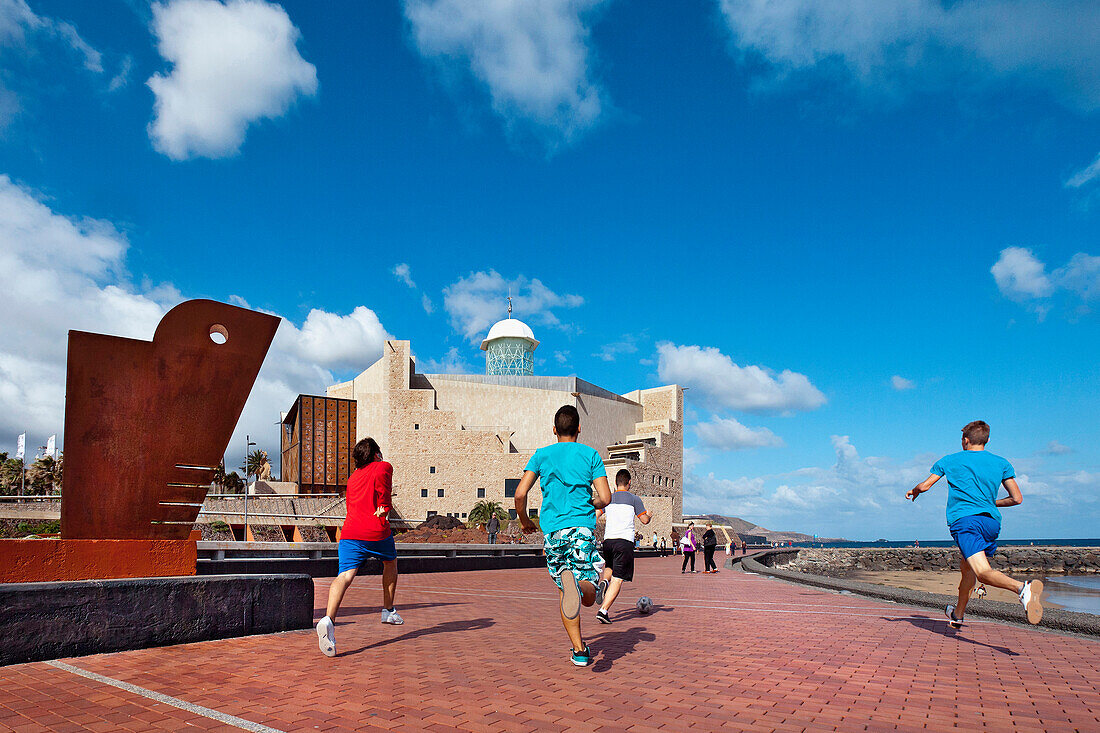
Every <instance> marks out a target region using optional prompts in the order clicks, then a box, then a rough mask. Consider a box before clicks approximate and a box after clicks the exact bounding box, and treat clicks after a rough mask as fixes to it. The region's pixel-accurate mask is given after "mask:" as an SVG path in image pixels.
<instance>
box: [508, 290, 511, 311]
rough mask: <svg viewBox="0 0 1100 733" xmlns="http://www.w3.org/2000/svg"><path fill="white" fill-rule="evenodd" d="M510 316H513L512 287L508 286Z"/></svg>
mask: <svg viewBox="0 0 1100 733" xmlns="http://www.w3.org/2000/svg"><path fill="white" fill-rule="evenodd" d="M508 317H509V318H511V317H512V289H511V288H508Z"/></svg>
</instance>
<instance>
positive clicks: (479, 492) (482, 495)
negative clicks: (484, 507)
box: [477, 489, 485, 499]
mask: <svg viewBox="0 0 1100 733" xmlns="http://www.w3.org/2000/svg"><path fill="white" fill-rule="evenodd" d="M477 498H479V499H484V498H485V489H478V490H477Z"/></svg>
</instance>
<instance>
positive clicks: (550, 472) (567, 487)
mask: <svg viewBox="0 0 1100 733" xmlns="http://www.w3.org/2000/svg"><path fill="white" fill-rule="evenodd" d="M525 470H527V471H534V472H535V473H536V474H538V477H539V486H540V487H541V488H542V509H541V510H540V511H539V528H540V529H541V530H542V531H543V533H544V534H549V533H551V532H556V531H557V530H559V529H565V528H567V527H588V528H589V529H595V527H596V510H595V508H593V506H592V482H593V481H595V480H596V479H597V478H599V477H600V476H604V477H606V476H607V470H606V469H605V468H604V466H603V459H602V458H600V454H599V453H597V452H596V450H595V449H594V448H590V447H589V446H587V445H585V444H584V443H572V442H563V443H554V444H552V445H548V446H546V447H545V448H539V449H538V450H537V451H535V455H533V456H531V460H529V461H528V462H527V468H526V469H525Z"/></svg>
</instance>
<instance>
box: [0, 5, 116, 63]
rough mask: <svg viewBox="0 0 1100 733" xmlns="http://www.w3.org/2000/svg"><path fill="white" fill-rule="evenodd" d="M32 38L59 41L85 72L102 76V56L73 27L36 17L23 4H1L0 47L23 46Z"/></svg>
mask: <svg viewBox="0 0 1100 733" xmlns="http://www.w3.org/2000/svg"><path fill="white" fill-rule="evenodd" d="M31 34H43V35H47V36H50V37H52V38H54V39H56V40H59V41H61V42H62V44H64V45H65V46H67V47H68V48H69V50H70V51H74V52H76V54H77V55H78V56H79V57H80V59H81V61H82V63H83V66H84V68H85V69H87V70H88V71H91V72H93V73H96V74H99V73H102V72H103V55H102V54H101V53H100V52H99V51H97V50H95V49H94V48H92V46H91V45H90V44H89V43H88V42H87V41H85V40H84V39H83V38H82V37H81V35H80V33H78V32H77V30H76V28H75V27H74V26H73V24H72V23H68V22H66V21H63V20H56V19H54V18H48V17H45V16H41V15H37V14H36V13H35V12H34V11H33V10H31V8H30V6H29V5H27V3H26V2H25V0H0V45H3V44H7V43H11V44H23V43H25V42H26V40H27V36H28V35H31Z"/></svg>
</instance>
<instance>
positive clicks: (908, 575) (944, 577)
mask: <svg viewBox="0 0 1100 733" xmlns="http://www.w3.org/2000/svg"><path fill="white" fill-rule="evenodd" d="M844 577H845V578H847V579H848V580H859V581H862V582H864V583H878V584H879V585H889V586H893V587H895V588H908V589H909V590H920V591H925V592H927V593H943V594H944V595H948V596H954V595H957V594H958V592H959V572H958V571H957V570H951V571H949V570H853V571H852V572H851V573H848V574H847V575H845V576H844ZM1021 580H1026V578H1021ZM986 590H987V591H988V595H986V599H988V600H991V601H1004V602H1006V603H1019V602H1020V601H1019V599H1018V598H1017V597H1016V594H1015V593H1013V592H1012V591H1009V590H1002V589H1001V588H994V587H992V586H986ZM1044 595H1045V594H1044ZM972 597H973V596H972ZM1043 605H1044V606H1046V607H1047V608H1061V606H1059V605H1057V604H1055V603H1051V602H1050V601H1048V600H1047V599H1046V598H1045V597H1044V598H1043Z"/></svg>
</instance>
